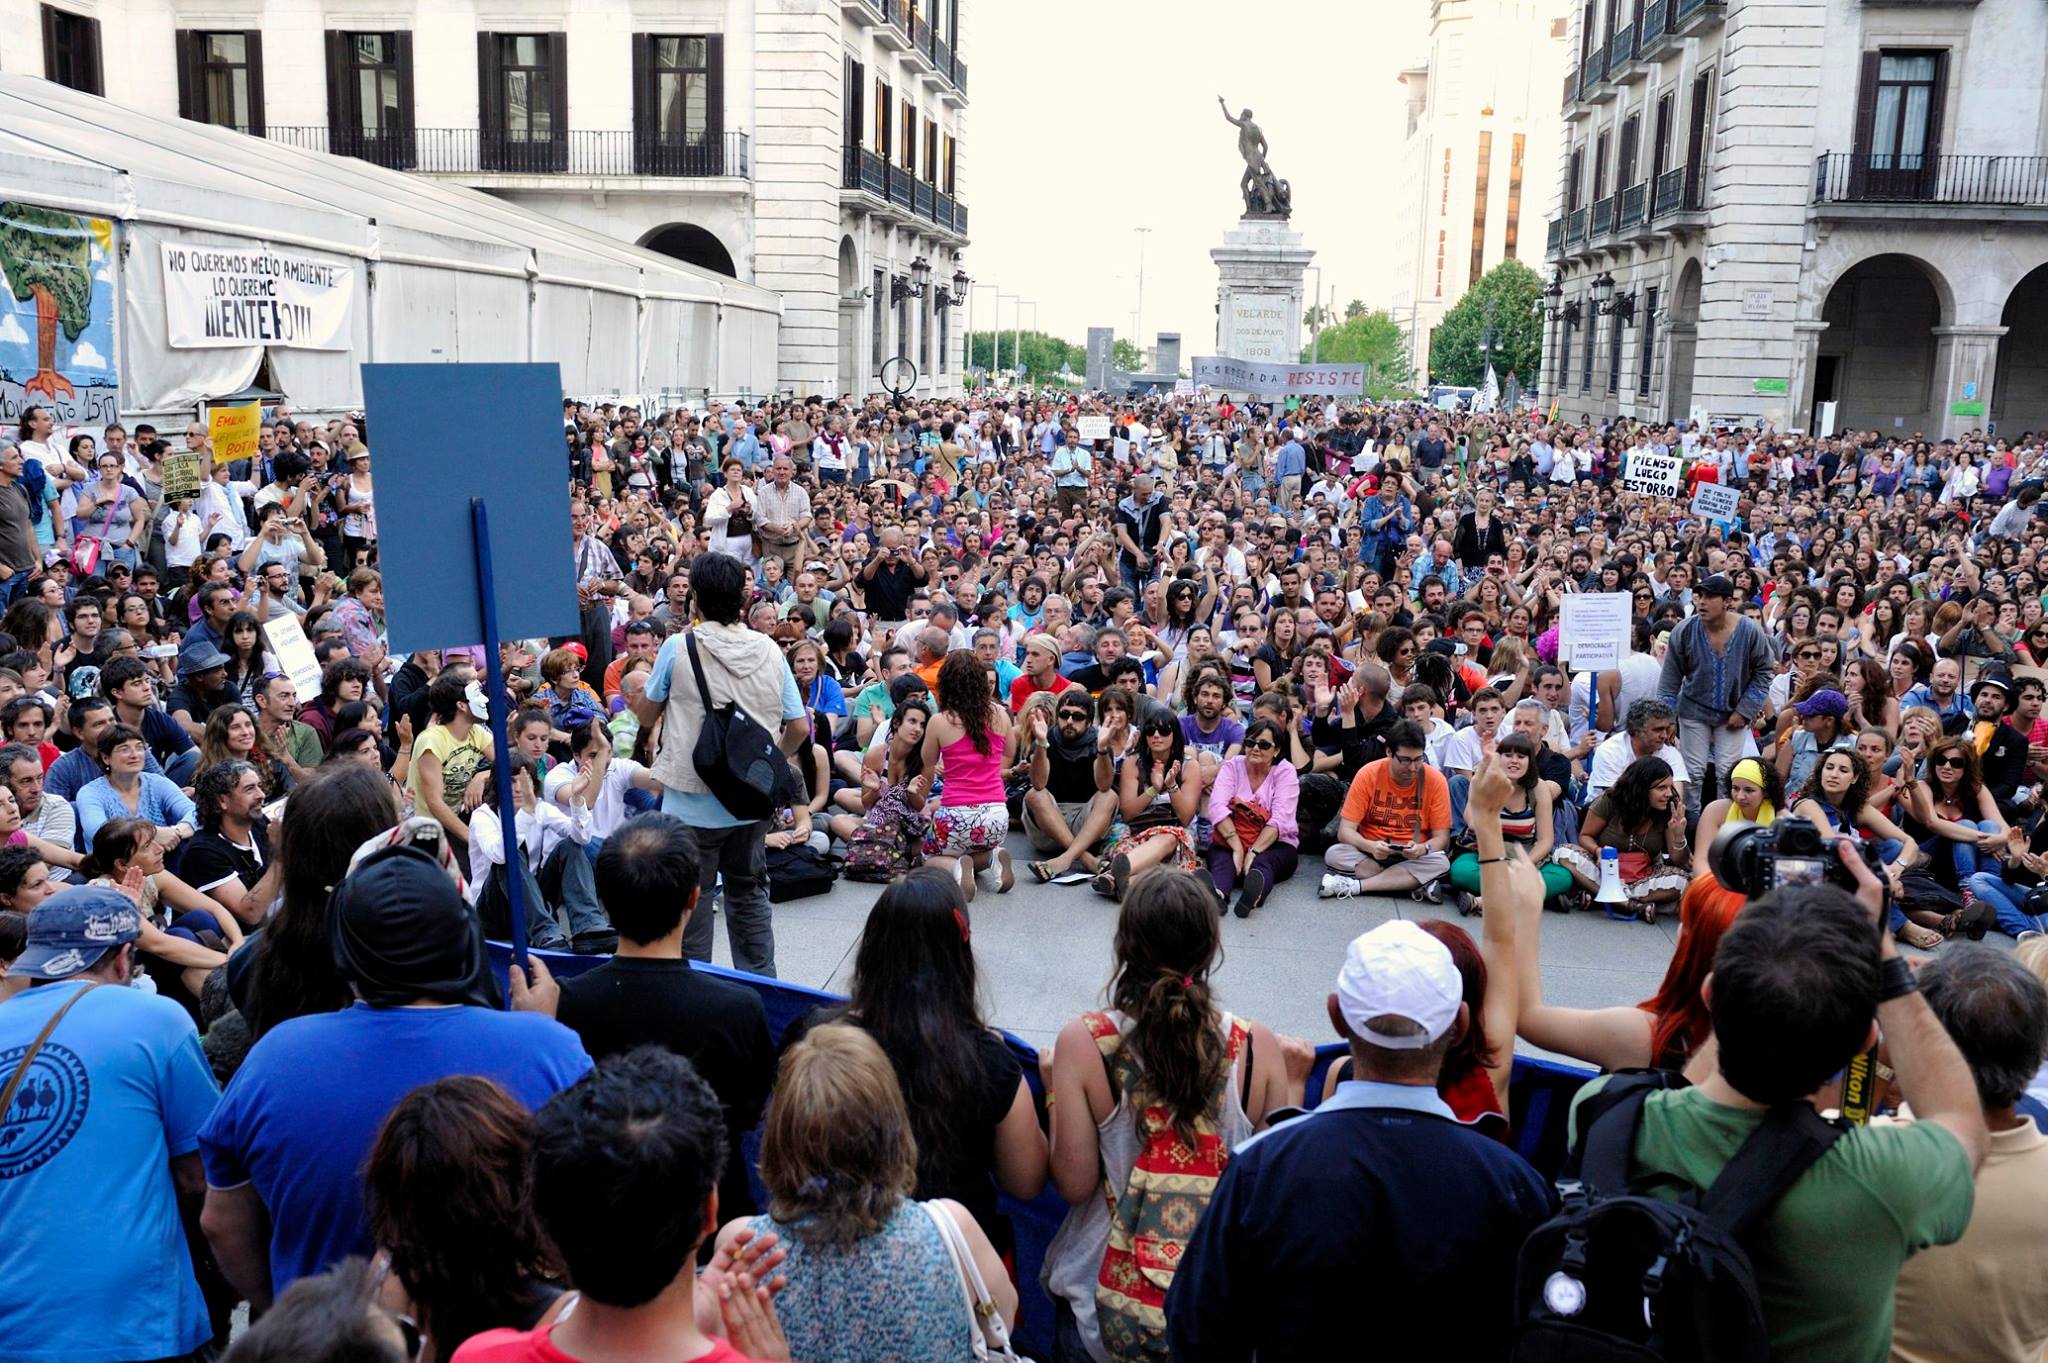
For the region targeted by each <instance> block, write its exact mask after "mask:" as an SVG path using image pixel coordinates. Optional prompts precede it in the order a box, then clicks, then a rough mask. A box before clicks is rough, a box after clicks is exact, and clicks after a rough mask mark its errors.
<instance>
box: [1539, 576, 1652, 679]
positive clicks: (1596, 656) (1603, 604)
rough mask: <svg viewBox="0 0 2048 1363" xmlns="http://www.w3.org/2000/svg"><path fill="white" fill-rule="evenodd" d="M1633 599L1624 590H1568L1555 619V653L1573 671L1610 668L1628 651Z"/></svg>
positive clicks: (1632, 624) (1619, 664)
mask: <svg viewBox="0 0 2048 1363" xmlns="http://www.w3.org/2000/svg"><path fill="white" fill-rule="evenodd" d="M1634 624H1635V603H1634V600H1633V599H1632V598H1631V597H1630V596H1629V594H1628V593H1627V592H1569V593H1567V594H1566V595H1565V598H1564V608H1563V610H1562V611H1561V612H1560V613H1559V616H1558V622H1557V656H1558V658H1559V659H1560V660H1561V661H1564V662H1567V663H1569V664H1570V665H1571V668H1572V670H1573V671H1574V672H1591V671H1600V672H1611V671H1613V670H1614V669H1615V668H1618V667H1620V666H1621V657H1622V655H1623V654H1624V653H1626V652H1628V647H1629V643H1630V633H1631V630H1632V629H1633V627H1634Z"/></svg>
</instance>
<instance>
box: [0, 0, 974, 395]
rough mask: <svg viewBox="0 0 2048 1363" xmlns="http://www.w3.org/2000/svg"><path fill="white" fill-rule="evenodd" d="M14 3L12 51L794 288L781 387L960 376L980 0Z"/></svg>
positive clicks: (931, 388) (43, 69) (157, 104)
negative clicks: (968, 37)
mask: <svg viewBox="0 0 2048 1363" xmlns="http://www.w3.org/2000/svg"><path fill="white" fill-rule="evenodd" d="M0 18H4V19H5V20H7V21H9V31H11V32H14V33H17V34H19V35H22V38H23V41H22V42H20V43H19V44H13V45H8V46H6V47H5V48H0V70H4V71H7V72H19V73H23V74H31V75H38V76H43V77H45V78H47V79H50V80H53V81H57V82H59V83H61V84H65V85H69V86H72V87H73V88H76V89H81V90H87V91H89V92H91V93H95V94H105V95H107V96H109V97H110V98H112V99H114V100H116V101H117V102H120V103H123V104H128V105H131V106H133V107H136V108H138V109H140V110H142V111H144V112H147V113H152V114H158V115H162V116H166V117H169V116H181V117H184V118H187V119H192V120H196V121H200V122H206V123H213V124H219V125H223V126H227V127H231V128H235V129H238V130H240V131H242V132H244V133H247V134H248V135H250V136H253V137H262V138H266V139H269V140H272V141H277V142H283V143H287V144H290V145H292V146H295V147H300V148H306V149H311V150H319V151H331V152H336V153H340V154H342V155H346V156H352V157H358V158H361V159H363V160H367V161H372V162H375V163H377V164H378V165H381V166H384V167H387V168H391V169H396V170H404V171H408V172H412V173H414V174H418V175H422V176H429V177H433V178H436V179H441V180H446V181H451V182H454V183H458V184H461V185H465V186H468V187H470V188H475V189H480V190H484V191H486V192H488V193H491V194H493V195H496V196H497V197H499V198H501V199H504V200H507V201H509V202H512V203H516V204H519V205H521V206H522V207H526V208H531V209H534V210H537V211H540V212H544V213H547V214H550V215H552V216H554V217H558V218H562V219H565V220H567V221H569V222H571V223H574V224H577V225H579V226H582V227H586V228H590V229H594V230H596V231H600V232H603V233H605V234H607V235H609V236H612V237H616V238H619V239H621V240H624V241H627V242H630V243H632V244H634V245H638V246H643V247H646V248H648V249H650V250H653V251H656V252H659V253H662V254H664V255H668V256H671V257H673V258H675V259H678V260H682V261H684V262H687V263H688V264H690V265H693V266H697V267H700V268H702V269H705V270H709V271H712V272H715V273H717V274H721V275H725V276H730V277H732V278H736V279H738V280H741V281H745V282H748V283H752V284H757V285H760V286H762V287H765V288H768V289H772V290H774V291H775V292H776V293H778V294H780V295H781V297H782V300H783V313H782V322H781V328H780V339H779V342H778V363H777V371H778V372H777V384H778V386H779V387H780V388H782V389H784V390H788V391H795V392H802V393H846V392H856V391H859V392H865V391H873V390H875V389H876V388H878V387H879V379H878V377H877V376H878V374H879V370H880V367H881V363H882V361H883V360H886V359H888V358H890V357H892V356H895V355H899V354H900V355H906V356H908V357H909V358H910V359H912V360H913V361H916V362H917V366H918V371H919V380H918V384H917V391H919V392H924V393H941V392H957V391H959V389H960V386H961V383H960V375H961V369H962V365H961V362H960V361H961V356H962V352H963V341H962V338H961V336H960V334H959V333H960V328H959V327H957V326H956V325H955V324H954V318H953V316H952V308H953V306H954V305H955V302H956V295H960V294H961V293H962V292H963V287H962V286H963V285H964V282H965V275H964V273H963V267H962V262H961V259H960V252H961V249H962V248H963V247H964V246H965V245H966V241H967V212H966V209H965V207H964V206H963V205H962V204H961V202H960V176H961V164H960V162H961V157H962V154H961V150H960V144H961V141H962V137H963V130H964V121H965V111H966V102H967V100H966V87H967V65H966V63H965V61H963V60H962V59H961V58H960V56H959V47H960V41H959V35H960V4H959V0H629V2H627V3H619V4H606V5H572V4H569V3H566V0H501V2H500V3H497V4H495V5H494V4H492V3H489V0H431V2H430V3H422V2H421V0H397V3H393V4H389V5H384V6H378V7H375V8H374V9H364V8H362V7H361V6H359V5H357V4H355V3H354V0H332V2H331V3H330V4H328V5H327V6H326V7H325V9H324V10H321V11H309V10H308V9H306V8H305V7H304V6H303V5H299V4H294V3H289V2H288V0H235V2H234V3H233V4H231V5H228V6H222V5H220V4H218V3H215V4H211V5H207V4H200V3H196V0H169V3H147V2H146V0H58V2H57V3H29V2H28V0H0ZM416 72H417V73H419V75H418V76H417V77H416V75H415V73H416ZM870 152H871V153H873V155H874V158H875V160H876V162H877V165H876V166H875V167H874V168H873V169H872V171H869V170H866V169H864V167H863V153H870ZM956 275H957V276H958V277H959V279H960V280H961V283H960V284H955V283H954V282H953V280H954V277H955V276H956ZM958 301H960V302H964V298H961V299H959V300H958Z"/></svg>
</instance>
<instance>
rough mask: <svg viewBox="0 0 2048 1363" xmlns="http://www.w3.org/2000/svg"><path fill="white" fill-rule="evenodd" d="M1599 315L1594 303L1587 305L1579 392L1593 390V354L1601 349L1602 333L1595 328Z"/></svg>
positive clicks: (1588, 302)
mask: <svg viewBox="0 0 2048 1363" xmlns="http://www.w3.org/2000/svg"><path fill="white" fill-rule="evenodd" d="M1599 322H1600V317H1599V314H1598V313H1596V312H1594V311H1593V305H1592V301H1591V300H1590V299H1589V300H1587V303H1586V354H1585V357H1584V358H1583V359H1582V360H1581V362H1580V367H1579V391H1580V392H1581V393H1586V392H1591V391H1592V388H1593V352H1594V351H1596V350H1598V349H1599V348H1600V346H1599V340H1600V333H1599V332H1598V331H1595V330H1594V328H1595V327H1596V326H1598V325H1599Z"/></svg>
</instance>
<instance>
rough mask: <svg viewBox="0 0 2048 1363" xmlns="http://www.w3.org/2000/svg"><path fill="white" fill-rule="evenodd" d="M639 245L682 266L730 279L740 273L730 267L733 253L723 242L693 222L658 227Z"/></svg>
mask: <svg viewBox="0 0 2048 1363" xmlns="http://www.w3.org/2000/svg"><path fill="white" fill-rule="evenodd" d="M640 244H641V245H642V246H645V247H646V248H647V249H648V250H650V251H659V252H661V254H663V255H665V256H673V257H675V258H676V259H677V260H680V261H682V262H684V263H685V264H688V265H696V266H700V267H702V268H703V269H706V270H710V271H712V272H713V273H715V274H722V275H725V276H727V277H728V278H731V279H737V278H739V271H738V270H736V269H734V268H733V263H732V252H730V251H728V250H726V249H725V243H724V242H722V241H720V240H719V239H718V238H717V237H715V236H713V235H711V233H709V232H707V231H705V230H704V229H703V228H701V227H699V226H697V224H695V223H693V222H672V223H670V224H669V225H668V226H666V227H657V228H655V229H654V230H653V231H652V232H649V233H648V234H647V235H646V237H645V238H643V239H642V240H641V242H640Z"/></svg>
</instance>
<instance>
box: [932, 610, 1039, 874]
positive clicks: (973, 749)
mask: <svg viewBox="0 0 2048 1363" xmlns="http://www.w3.org/2000/svg"><path fill="white" fill-rule="evenodd" d="M936 689H937V693H938V694H937V697H936V702H937V703H936V706H935V708H936V710H937V711H938V713H937V714H935V715H933V716H932V722H931V723H930V724H929V725H927V726H926V728H925V733H924V762H925V769H926V770H927V771H929V770H931V769H932V767H933V765H934V764H937V765H938V769H939V779H940V782H941V784H940V787H939V803H938V808H937V810H936V811H935V812H934V813H933V815H932V820H931V828H930V831H928V832H927V833H926V834H925V838H924V855H925V860H926V861H929V862H930V863H931V864H932V865H934V866H936V867H938V868H939V869H940V870H943V871H947V872H952V871H954V870H955V868H956V867H957V868H958V874H959V876H960V892H961V893H962V894H963V895H965V896H966V898H967V900H968V902H969V903H972V902H973V901H974V877H975V875H976V874H977V873H978V872H980V871H983V870H985V869H987V867H988V864H989V862H990V861H991V860H993V861H994V862H995V863H996V866H997V868H998V869H999V871H1000V872H1001V875H1002V880H1001V883H1000V884H999V885H998V886H997V893H998V894H1008V893H1009V892H1010V887H1011V886H1012V885H1015V884H1016V883H1017V875H1016V872H1015V871H1014V870H1013V869H1012V868H1011V866H1010V854H1009V852H1008V851H1006V850H1005V849H1004V847H1003V839H1004V838H1005V837H1006V836H1008V834H1009V831H1010V808H1009V805H1008V803H1007V802H1006V801H1005V799H1004V796H1003V747H1004V745H1005V744H1006V743H1008V741H1009V738H1010V712H1009V711H1008V710H1007V709H1005V708H1004V707H1002V706H1000V705H998V704H996V699H995V693H994V692H992V691H991V690H990V689H989V682H988V672H987V670H986V669H984V668H983V667H982V665H981V660H980V659H979V658H977V657H975V656H974V654H973V653H971V652H969V651H968V650H966V649H955V650H954V651H953V652H951V653H949V654H947V655H946V660H945V661H944V662H943V663H941V664H939V684H938V687H937V688H936Z"/></svg>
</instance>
